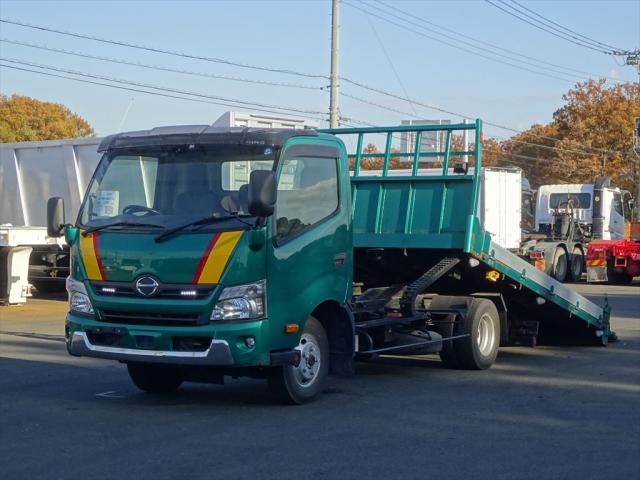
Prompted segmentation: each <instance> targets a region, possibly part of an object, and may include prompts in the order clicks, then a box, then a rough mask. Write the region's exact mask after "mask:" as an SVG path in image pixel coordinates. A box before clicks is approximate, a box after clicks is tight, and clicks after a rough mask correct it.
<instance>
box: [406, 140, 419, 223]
mask: <svg viewBox="0 0 640 480" xmlns="http://www.w3.org/2000/svg"><path fill="white" fill-rule="evenodd" d="M421 147H422V131H418V132H416V143H415V146H414V150H413V167H412V169H411V176H412V177H416V176H417V175H418V169H419V168H420V149H421ZM415 203H416V187H415V185H414V181H413V180H411V182H410V183H409V198H408V200H407V211H406V214H405V215H406V217H405V219H404V233H405V234H409V233H411V229H412V228H413V212H414V210H415Z"/></svg>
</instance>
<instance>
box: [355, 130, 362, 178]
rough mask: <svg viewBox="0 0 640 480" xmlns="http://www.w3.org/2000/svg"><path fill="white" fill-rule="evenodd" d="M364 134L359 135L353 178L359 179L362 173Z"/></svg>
mask: <svg viewBox="0 0 640 480" xmlns="http://www.w3.org/2000/svg"><path fill="white" fill-rule="evenodd" d="M363 136H364V134H362V133H359V134H358V144H357V145H356V158H355V160H354V163H353V176H354V177H357V176H358V174H359V173H360V160H361V159H362V137H363Z"/></svg>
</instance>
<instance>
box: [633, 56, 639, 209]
mask: <svg viewBox="0 0 640 480" xmlns="http://www.w3.org/2000/svg"><path fill="white" fill-rule="evenodd" d="M639 71H640V68H639ZM633 154H634V155H635V157H636V158H635V167H636V168H635V174H636V182H637V184H636V198H635V206H636V220H640V205H639V204H638V202H640V117H638V118H636V120H635V125H634V126H633Z"/></svg>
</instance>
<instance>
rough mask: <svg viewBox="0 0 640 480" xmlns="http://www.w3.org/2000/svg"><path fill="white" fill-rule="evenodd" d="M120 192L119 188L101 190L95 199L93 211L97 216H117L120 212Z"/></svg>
mask: <svg viewBox="0 0 640 480" xmlns="http://www.w3.org/2000/svg"><path fill="white" fill-rule="evenodd" d="M119 203H120V192H119V191H118V190H99V191H97V192H96V198H95V200H94V201H93V213H94V214H95V215H96V216H97V217H115V216H116V215H117V214H118V204H119Z"/></svg>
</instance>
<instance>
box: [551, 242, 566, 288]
mask: <svg viewBox="0 0 640 480" xmlns="http://www.w3.org/2000/svg"><path fill="white" fill-rule="evenodd" d="M567 270H568V269H567V252H566V250H565V249H564V248H562V247H558V248H556V251H555V253H554V254H553V271H552V276H553V278H555V279H556V280H557V281H559V282H560V283H564V282H565V281H566V280H567Z"/></svg>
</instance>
